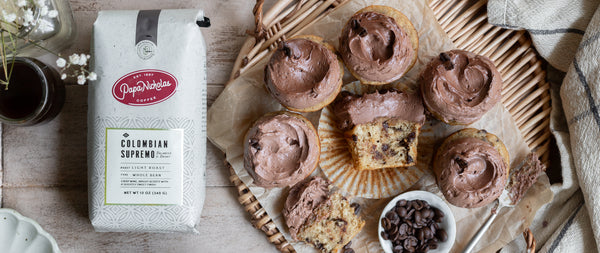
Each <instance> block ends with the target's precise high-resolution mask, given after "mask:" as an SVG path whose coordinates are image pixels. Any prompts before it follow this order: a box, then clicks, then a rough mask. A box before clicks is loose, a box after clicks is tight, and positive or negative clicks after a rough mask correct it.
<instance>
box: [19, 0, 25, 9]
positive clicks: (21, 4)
mask: <svg viewBox="0 0 600 253" xmlns="http://www.w3.org/2000/svg"><path fill="white" fill-rule="evenodd" d="M26 5H27V0H18V1H17V6H19V7H25V6H26Z"/></svg>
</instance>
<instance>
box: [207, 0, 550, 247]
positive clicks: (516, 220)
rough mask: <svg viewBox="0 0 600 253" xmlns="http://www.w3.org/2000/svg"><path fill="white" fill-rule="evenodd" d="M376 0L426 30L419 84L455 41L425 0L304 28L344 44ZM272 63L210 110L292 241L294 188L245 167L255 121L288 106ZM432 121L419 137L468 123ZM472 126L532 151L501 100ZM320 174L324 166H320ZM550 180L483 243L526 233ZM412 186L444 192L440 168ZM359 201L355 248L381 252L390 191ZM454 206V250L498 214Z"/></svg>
mask: <svg viewBox="0 0 600 253" xmlns="http://www.w3.org/2000/svg"><path fill="white" fill-rule="evenodd" d="M372 4H379V5H387V6H390V7H393V8H395V9H397V10H400V11H401V12H403V13H404V14H405V15H406V16H407V17H408V18H409V19H410V20H411V22H412V23H413V25H414V26H415V28H416V29H417V31H418V33H419V57H418V60H417V63H416V64H415V67H414V68H413V69H412V70H411V71H410V72H409V73H408V74H407V75H406V76H405V77H404V78H403V79H402V80H401V81H402V82H403V83H405V84H408V85H415V84H416V83H415V82H416V79H417V77H418V74H419V72H420V71H421V69H422V68H423V67H424V64H426V63H427V62H429V60H430V59H432V57H437V56H438V55H439V53H440V52H442V51H447V50H450V49H453V48H454V46H453V45H452V42H451V41H450V39H449V38H448V37H447V36H446V34H445V33H444V31H443V30H442V29H441V27H440V26H439V24H438V23H437V21H436V19H435V17H434V15H433V13H432V11H431V10H430V9H429V7H428V6H427V3H426V1H425V0H406V1H398V0H387V1H386V0H380V1H365V0H356V1H351V2H349V3H347V4H345V5H344V6H342V7H340V8H339V9H337V10H336V11H334V12H332V13H330V14H329V15H328V16H326V17H324V18H322V19H321V20H319V21H317V22H316V23H314V24H312V25H311V26H310V27H308V28H307V29H305V30H304V31H303V32H302V33H303V34H314V35H319V36H321V37H323V38H325V40H326V41H327V42H329V43H331V44H333V45H334V46H335V47H337V45H338V38H339V35H340V33H341V30H342V27H343V26H344V25H345V23H346V21H347V20H348V19H349V18H350V16H352V14H354V13H355V12H356V11H358V10H360V9H361V8H363V7H366V6H368V5H372ZM265 64H266V59H263V60H262V61H261V62H259V63H258V64H257V65H256V66H254V67H253V68H251V69H249V70H248V71H247V72H245V73H244V74H243V75H241V76H240V77H239V78H238V79H236V80H234V81H232V82H231V83H229V84H228V85H227V87H226V88H225V90H223V92H222V93H221V95H220V96H219V97H218V98H217V100H216V101H215V103H214V104H213V105H212V107H211V108H210V110H209V111H208V137H209V139H210V140H211V141H212V143H214V144H215V145H216V146H217V147H219V148H220V149H221V150H222V151H223V152H225V153H226V155H227V161H228V162H229V163H230V164H231V166H233V168H234V170H235V171H236V173H237V175H238V176H239V177H240V179H241V180H242V181H243V182H244V183H245V184H246V185H248V187H249V188H250V191H252V193H253V194H254V195H255V196H256V198H257V199H258V200H259V202H260V203H261V205H262V206H263V207H264V208H265V210H266V211H267V213H268V214H269V216H270V217H271V218H272V219H273V221H274V222H275V224H276V225H277V227H278V228H279V230H280V231H282V233H283V234H284V235H285V237H286V238H287V239H288V241H292V240H291V237H290V235H289V233H288V229H287V226H286V225H285V221H284V219H283V216H282V215H281V210H282V209H283V203H284V201H285V198H286V197H287V193H288V190H289V188H288V187H286V188H275V189H269V190H265V189H264V188H261V187H257V186H255V185H254V184H253V183H252V178H251V177H250V176H249V175H248V173H247V172H246V171H245V170H244V167H243V138H244V134H245V133H246V131H247V130H248V128H249V127H250V126H251V124H252V123H253V122H254V121H255V120H256V119H258V118H259V117H260V116H262V115H264V114H265V113H267V112H272V111H279V110H283V107H282V106H281V105H280V104H279V103H278V102H277V101H276V100H275V99H273V98H272V97H271V96H270V95H269V93H268V91H267V90H266V88H265V86H264V81H263V76H264V72H263V70H264V66H265ZM350 81H353V78H352V77H351V76H349V75H346V77H345V81H344V83H349V82H350ZM305 116H307V117H308V118H309V119H310V120H311V121H312V122H313V124H315V126H316V124H317V122H318V118H319V112H315V113H309V114H305ZM428 124H430V125H429V126H424V129H426V128H428V127H431V128H430V129H432V130H431V131H424V133H423V134H422V135H421V136H420V137H419V138H439V140H440V141H441V140H443V138H444V137H446V136H448V135H449V134H450V133H452V132H454V131H456V130H458V129H460V128H462V127H456V126H447V125H445V124H443V123H441V122H439V121H436V120H431V121H429V122H428ZM472 127H476V128H479V129H486V130H487V131H488V132H490V133H493V134H496V135H497V136H498V137H499V138H500V139H502V140H503V141H504V143H505V145H506V147H507V149H508V150H509V153H510V156H511V162H513V161H519V158H521V157H524V156H525V155H526V154H527V153H528V152H529V149H528V148H527V145H526V144H525V143H524V140H523V138H522V137H521V134H520V132H519V131H518V130H517V127H516V125H515V123H514V121H513V120H512V118H511V117H510V114H509V113H508V112H507V110H506V109H504V107H503V106H497V107H495V108H494V109H493V110H492V111H490V112H489V113H487V114H486V115H485V116H484V118H483V119H482V120H480V121H478V122H476V123H474V124H473V125H472ZM433 148H434V147H430V148H426V150H419V153H421V152H432V150H433ZM427 149H428V150H427ZM513 163H514V162H513ZM315 174H322V173H320V170H319V169H317V170H316V172H315ZM548 187H549V183H548V178H547V177H546V175H545V174H544V175H542V176H541V177H540V180H538V182H537V183H536V184H535V185H534V186H533V187H532V188H531V189H530V190H529V192H528V193H527V195H526V196H525V198H524V199H523V200H522V201H521V202H520V204H519V205H518V206H517V207H515V208H512V209H509V208H505V209H503V210H502V211H501V213H500V215H499V216H498V218H497V219H496V221H495V222H494V223H493V224H492V226H491V228H490V229H489V230H488V232H487V233H486V234H485V236H484V237H483V238H482V239H481V241H480V242H479V244H478V246H477V247H476V248H475V250H476V251H482V252H495V251H496V250H498V249H499V248H501V247H502V246H503V245H505V244H506V243H508V242H510V241H512V240H513V239H514V238H516V237H517V236H520V235H521V232H522V231H523V229H524V228H526V227H527V226H528V225H529V224H530V222H531V220H532V219H533V216H534V214H535V212H536V211H537V210H538V209H539V208H540V207H541V206H542V205H543V204H545V203H547V202H549V201H550V200H551V199H552V192H551V191H550V190H549V188H548ZM412 188H413V189H424V190H427V191H430V192H434V193H436V194H438V195H440V196H441V194H440V192H439V189H438V187H437V185H436V184H435V178H434V176H433V175H432V173H429V174H426V175H425V176H424V177H423V178H422V179H421V180H420V181H419V182H418V183H417V184H416V185H415V186H413V187H412ZM349 197H350V196H349ZM351 201H353V202H359V203H362V205H361V206H362V211H361V215H362V216H363V218H365V220H366V221H367V223H366V225H365V227H364V229H363V230H362V232H361V233H360V234H359V235H358V236H357V237H356V238H355V239H354V240H353V243H352V248H354V249H355V250H356V252H381V251H382V250H381V247H380V246H379V241H378V237H377V222H378V219H379V216H380V215H381V210H382V209H383V207H384V206H385V204H386V203H387V202H388V201H389V199H380V200H369V199H361V198H354V199H352V198H351ZM450 208H451V209H452V211H453V213H454V216H455V218H456V223H457V236H456V242H455V245H454V248H453V250H452V251H453V252H460V251H461V250H462V248H463V247H464V246H465V245H466V244H467V242H468V241H469V240H470V239H471V237H472V235H473V234H475V232H476V231H477V228H479V227H480V226H481V224H483V222H484V221H485V219H486V218H487V217H488V216H489V215H490V209H491V205H490V206H486V207H482V208H476V209H465V208H458V207H454V206H452V205H450ZM292 244H293V246H294V248H296V250H297V251H299V252H316V250H314V249H313V248H312V247H310V246H308V245H306V244H303V243H292Z"/></svg>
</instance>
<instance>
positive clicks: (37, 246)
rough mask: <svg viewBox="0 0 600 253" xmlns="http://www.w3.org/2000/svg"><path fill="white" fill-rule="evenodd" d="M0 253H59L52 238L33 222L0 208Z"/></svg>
mask: <svg viewBox="0 0 600 253" xmlns="http://www.w3.org/2000/svg"><path fill="white" fill-rule="evenodd" d="M0 252H4V253H12V252H15V253H17V252H18V253H29V252H31V253H34V252H35V253H38V252H39V253H45V252H48V253H60V249H59V248H58V244H57V243H56V241H55V240H54V238H53V237H52V236H51V235H50V234H48V232H46V231H44V229H42V227H41V226H40V225H39V224H38V223H37V222H35V221H34V220H32V219H30V218H27V217H25V216H23V215H21V214H20V213H18V212H17V211H15V210H12V209H8V208H0Z"/></svg>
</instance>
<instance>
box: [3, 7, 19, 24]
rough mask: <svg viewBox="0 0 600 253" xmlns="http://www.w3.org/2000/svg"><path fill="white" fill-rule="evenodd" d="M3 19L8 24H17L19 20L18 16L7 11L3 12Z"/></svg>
mask: <svg viewBox="0 0 600 253" xmlns="http://www.w3.org/2000/svg"><path fill="white" fill-rule="evenodd" d="M2 19H4V21H6V22H8V23H12V22H15V20H17V14H15V13H7V12H6V11H4V10H2Z"/></svg>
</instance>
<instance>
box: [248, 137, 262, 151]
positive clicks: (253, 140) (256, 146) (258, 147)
mask: <svg viewBox="0 0 600 253" xmlns="http://www.w3.org/2000/svg"><path fill="white" fill-rule="evenodd" d="M250 146H252V147H253V148H255V149H256V150H260V149H261V148H260V145H259V144H258V140H257V139H254V138H252V139H250Z"/></svg>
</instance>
